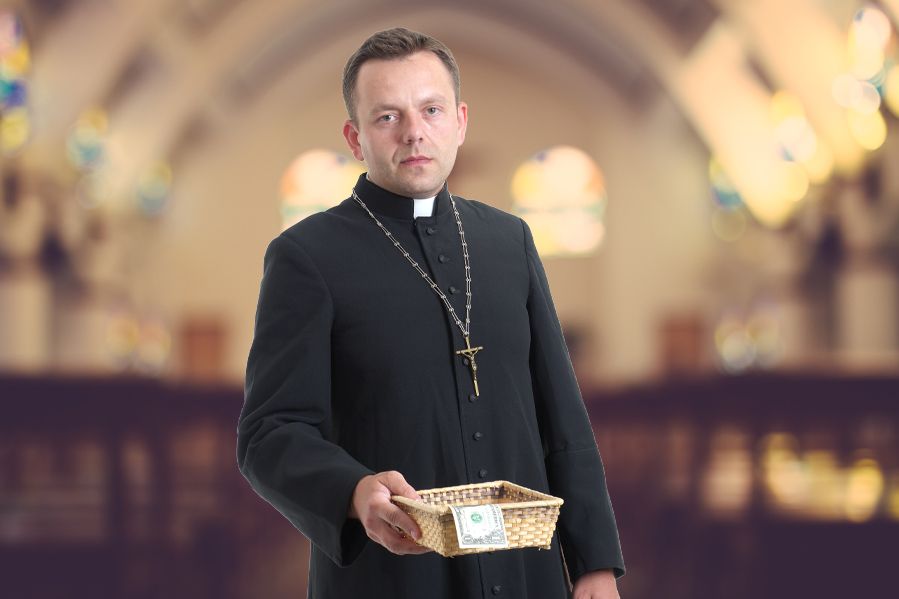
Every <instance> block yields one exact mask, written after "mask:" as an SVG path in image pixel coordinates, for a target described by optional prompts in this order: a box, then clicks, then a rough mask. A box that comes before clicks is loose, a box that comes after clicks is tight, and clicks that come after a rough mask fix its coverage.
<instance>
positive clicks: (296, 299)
mask: <svg viewBox="0 0 899 599" xmlns="http://www.w3.org/2000/svg"><path fill="white" fill-rule="evenodd" d="M332 317H333V305H332V302H331V296H330V293H329V291H328V288H327V286H326V284H325V281H324V279H323V278H322V276H321V274H320V273H319V271H318V270H317V268H316V267H315V264H314V263H313V262H312V260H311V258H310V257H309V256H308V254H307V253H306V252H305V251H304V250H303V249H302V248H301V247H300V245H299V244H297V243H296V242H295V241H293V240H291V239H289V238H287V237H285V236H284V235H283V234H282V235H281V236H279V237H276V238H275V239H273V240H272V242H271V243H270V244H269V245H268V248H267V249H266V252H265V258H264V265H263V274H262V284H261V288H260V292H259V303H258V306H257V309H256V323H255V332H254V337H253V343H252V346H251V348H250V354H249V358H248V360H247V373H246V382H245V394H244V404H243V409H242V410H241V413H240V419H239V421H238V425H237V461H238V466H239V468H240V471H241V473H242V474H243V475H244V477H246V479H247V481H249V483H250V485H251V486H252V487H253V489H254V490H255V491H256V492H257V493H258V494H259V495H260V496H261V497H262V498H263V499H265V500H266V501H268V502H269V503H270V504H272V505H273V506H274V507H275V508H276V509H277V510H278V511H279V512H281V514H283V515H284V516H285V517H286V518H287V519H288V520H289V521H290V522H291V524H293V525H294V526H295V527H296V528H297V529H298V530H299V531H300V532H302V533H303V534H304V535H306V537H308V538H309V540H310V541H311V542H312V543H314V544H315V545H316V546H317V547H319V548H320V549H321V551H323V552H324V553H325V554H326V555H327V556H328V557H330V558H331V559H332V560H333V561H334V562H335V563H336V564H337V565H339V566H347V565H349V564H350V563H352V562H353V561H354V560H355V559H356V557H357V556H358V555H359V553H360V552H361V551H362V548H363V547H364V545H365V542H366V541H367V539H368V537H367V536H366V534H365V530H364V528H363V527H362V523H361V522H360V521H359V520H357V519H351V518H348V517H347V512H348V509H349V506H350V501H351V500H352V496H353V491H354V490H355V488H356V484H357V483H358V481H359V479H361V478H362V477H363V476H366V475H368V474H373V472H372V471H371V470H370V469H368V468H366V467H365V466H363V465H362V464H360V463H359V462H358V461H356V460H355V459H354V458H353V457H352V456H350V455H349V454H348V453H347V452H346V451H344V450H343V449H342V448H341V447H339V446H338V445H336V444H335V443H333V442H331V441H330V440H329V439H328V436H329V434H330V430H329V429H330V418H331V409H330V408H331V345H330V339H331V321H332Z"/></svg>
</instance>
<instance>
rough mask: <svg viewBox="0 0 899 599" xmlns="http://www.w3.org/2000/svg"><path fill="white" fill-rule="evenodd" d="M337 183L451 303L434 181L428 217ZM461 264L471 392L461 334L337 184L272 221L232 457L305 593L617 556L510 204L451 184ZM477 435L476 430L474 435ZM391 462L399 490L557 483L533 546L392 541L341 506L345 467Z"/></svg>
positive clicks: (532, 583) (528, 595)
mask: <svg viewBox="0 0 899 599" xmlns="http://www.w3.org/2000/svg"><path fill="white" fill-rule="evenodd" d="M356 189H357V191H358V193H359V195H360V197H361V198H362V200H363V201H364V202H365V203H366V204H367V205H368V207H369V208H370V209H371V210H372V212H374V213H375V215H376V216H377V217H378V219H379V220H380V221H381V222H382V223H383V224H384V226H385V227H387V228H388V229H389V230H390V232H391V233H392V234H393V235H394V236H395V237H396V239H397V240H398V241H399V242H400V243H401V244H402V245H403V247H404V248H405V249H406V250H407V251H408V252H409V253H410V254H411V256H412V258H413V259H414V260H415V261H416V262H418V263H419V265H420V266H421V267H422V268H423V269H424V270H425V271H426V272H428V273H429V274H430V276H431V277H432V278H433V280H434V281H435V282H436V283H437V285H439V286H440V288H441V289H442V290H443V291H444V293H446V295H447V298H448V299H449V301H450V302H451V303H452V305H453V308H454V309H455V311H456V314H457V315H458V316H459V318H460V319H461V320H462V321H463V323H464V320H465V301H466V296H465V268H464V261H463V256H462V245H461V241H460V239H459V233H458V227H457V225H456V222H455V219H454V216H453V210H452V205H451V203H450V198H449V195H448V193H447V190H446V186H444V188H443V190H442V191H441V192H440V193H439V194H438V196H437V198H436V199H435V201H434V212H433V216H431V217H419V218H417V219H413V202H412V200H411V199H410V198H405V197H402V196H398V195H395V194H392V193H390V192H388V191H386V190H383V189H381V188H380V187H378V186H376V185H374V184H373V183H371V182H369V181H368V180H367V179H366V178H365V175H362V176H361V177H360V178H359V181H358V183H357V185H356ZM455 199H456V206H457V208H458V210H459V215H460V217H461V220H462V224H463V227H464V230H465V238H466V242H467V244H468V251H469V255H470V266H471V278H472V282H471V292H472V306H471V329H470V332H471V343H472V346H483V347H484V349H483V350H482V351H480V352H479V353H478V354H477V357H476V360H477V366H478V385H479V388H480V396H476V395H475V394H474V386H473V383H472V376H471V371H470V369H469V367H468V366H466V365H465V364H464V363H463V359H462V357H461V356H458V355H456V354H455V351H456V350H458V349H461V348H464V347H465V341H464V338H463V337H462V333H461V332H460V330H459V328H458V327H457V326H456V324H455V322H454V321H453V320H452V318H451V317H450V315H449V314H448V312H447V310H446V308H445V306H444V304H443V302H442V301H441V299H440V298H439V297H438V296H437V294H436V293H435V292H434V291H433V290H432V289H431V288H430V285H428V284H427V282H426V280H425V279H424V278H422V276H421V275H420V274H419V273H418V272H417V271H416V270H415V269H414V268H413V267H412V266H411V265H410V264H409V262H408V261H407V260H406V259H405V258H404V257H403V255H402V254H401V253H400V252H399V251H398V250H397V248H396V247H394V245H393V244H392V243H391V242H390V241H389V240H388V238H387V237H386V236H385V235H384V233H383V232H382V231H381V229H380V228H379V227H378V226H377V225H376V224H375V222H374V220H372V218H371V217H370V216H369V215H368V214H367V213H366V212H365V211H364V210H363V209H362V208H361V207H360V206H359V205H358V204H357V203H356V202H355V201H354V200H353V199H352V198H350V199H346V200H344V201H343V202H342V203H341V204H339V205H338V206H335V207H333V208H331V209H329V210H327V211H325V212H321V213H318V214H314V215H312V216H310V217H308V218H306V219H304V220H302V221H301V222H299V223H298V224H296V225H294V226H292V227H290V228H289V229H287V230H286V231H284V232H283V233H282V234H281V235H279V236H278V237H276V238H275V239H274V240H272V242H271V243H270V244H269V246H268V248H267V250H266V253H265V259H264V269H263V276H262V284H261V290H260V294H259V304H258V308H257V312H256V323H255V335H254V339H253V344H252V347H251V349H250V354H249V359H248V363H247V373H246V388H245V391H246V395H245V402H244V406H243V410H242V411H241V414H240V420H239V423H238V429H237V433H238V435H237V458H238V464H239V467H240V471H241V472H242V473H243V475H244V476H245V477H246V478H247V480H248V481H249V482H250V484H251V485H252V487H253V488H254V489H255V491H256V492H257V493H258V494H259V495H260V496H262V497H263V498H264V499H265V500H266V501H268V502H269V503H271V504H272V505H273V506H274V507H275V508H276V509H277V510H278V511H280V512H281V513H282V514H283V515H284V516H285V517H286V518H287V519H288V520H289V521H290V522H291V523H292V524H293V525H294V526H295V527H296V528H297V529H298V530H300V531H301V532H302V533H303V534H304V535H306V536H307V537H308V538H309V539H310V540H311V542H312V554H311V558H310V572H309V597H310V598H315V599H344V598H347V599H351V598H356V597H366V598H371V597H374V598H378V597H385V598H386V597H390V598H392V599H406V598H410V599H411V598H428V599H444V598H445V599H468V598H475V597H477V598H482V597H509V598H512V599H556V598H560V599H561V598H565V597H568V596H569V591H568V590H567V584H566V581H565V574H564V565H563V561H562V559H563V558H562V554H561V552H560V547H559V545H560V542H561V549H562V550H563V551H564V559H565V562H566V563H567V566H568V569H569V573H570V577H571V580H572V581H575V580H577V578H578V577H579V576H580V575H582V574H583V573H585V572H588V571H591V570H598V569H602V568H614V569H615V572H616V575H618V576H621V575H623V573H624V562H623V559H622V555H621V549H620V546H619V541H618V532H617V528H616V525H615V519H614V515H613V513H612V506H611V503H610V501H609V495H608V492H607V491H606V483H605V476H604V471H603V465H602V462H601V460H600V455H599V452H598V450H597V446H596V441H595V440H594V437H593V431H592V428H591V426H590V422H589V420H588V417H587V413H586V410H585V408H584V404H583V400H582V398H581V394H580V391H579V389H578V386H577V382H576V380H575V377H574V371H573V369H572V366H571V361H570V358H569V355H568V350H567V348H566V345H565V341H564V339H563V337H562V331H561V328H560V325H559V320H558V317H557V315H556V311H555V307H554V306H553V302H552V298H551V296H550V291H549V287H548V285H547V281H546V275H545V272H544V270H543V266H542V264H541V262H540V258H539V256H538V255H537V250H536V248H535V246H534V240H533V238H532V236H531V232H530V230H529V228H528V226H527V225H526V224H525V222H524V221H523V220H522V219H520V218H519V217H517V216H513V215H511V214H508V213H506V212H503V211H501V210H498V209H496V208H493V207H491V206H488V205H486V204H483V203H480V202H477V201H473V200H467V199H464V198H461V197H459V196H455ZM476 433H480V434H478V435H476ZM385 470H397V471H399V472H400V473H402V474H403V476H404V477H405V478H406V480H407V481H408V482H409V484H411V485H412V486H413V487H414V488H416V489H430V488H434V487H444V486H455V485H463V484H469V483H480V482H487V481H492V480H508V481H511V482H514V483H517V484H520V485H524V486H525V487H529V488H531V489H535V490H538V491H542V492H546V493H551V494H553V495H555V496H557V497H561V498H562V499H564V500H565V503H564V505H563V506H562V508H561V512H560V515H559V521H558V524H557V527H556V534H555V535H554V536H553V541H552V547H551V549H550V550H541V549H536V548H528V549H513V550H505V551H495V552H491V553H481V554H471V555H465V556H459V557H453V558H444V557H441V556H440V555H439V554H437V553H435V552H430V553H426V554H422V555H394V554H392V553H390V552H389V551H387V550H386V549H384V548H383V547H382V546H380V545H378V544H377V543H375V542H374V541H371V540H370V539H368V537H367V536H366V534H365V531H364V529H363V528H362V526H361V523H360V522H359V521H358V520H354V519H348V518H347V511H348V509H349V505H350V500H351V497H352V494H353V490H354V489H355V486H356V483H357V482H358V481H359V479H360V478H362V477H363V476H365V475H367V474H372V473H375V472H381V471H385Z"/></svg>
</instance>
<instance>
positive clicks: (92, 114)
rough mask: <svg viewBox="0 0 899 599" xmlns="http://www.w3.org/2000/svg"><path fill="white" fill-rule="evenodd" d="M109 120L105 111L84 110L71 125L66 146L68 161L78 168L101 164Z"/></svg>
mask: <svg viewBox="0 0 899 599" xmlns="http://www.w3.org/2000/svg"><path fill="white" fill-rule="evenodd" d="M108 128H109V120H108V117H107V116H106V111H104V110H103V109H101V108H93V109H90V110H87V111H85V112H84V113H83V114H82V115H81V116H80V117H79V118H78V121H77V122H76V123H75V125H74V126H73V127H72V129H71V131H70V133H69V138H68V142H67V144H66V147H67V149H68V157H69V161H70V162H71V163H72V164H73V165H74V166H75V167H76V168H77V169H79V170H82V171H89V170H96V169H98V168H99V167H100V166H102V165H103V161H104V158H105V150H106V148H105V142H106V136H107V130H108Z"/></svg>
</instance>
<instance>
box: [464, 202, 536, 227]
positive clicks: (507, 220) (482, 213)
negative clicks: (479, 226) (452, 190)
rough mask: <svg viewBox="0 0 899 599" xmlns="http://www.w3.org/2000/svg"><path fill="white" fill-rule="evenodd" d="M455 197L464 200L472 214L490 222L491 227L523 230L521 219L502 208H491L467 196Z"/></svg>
mask: <svg viewBox="0 0 899 599" xmlns="http://www.w3.org/2000/svg"><path fill="white" fill-rule="evenodd" d="M453 197H455V198H456V199H460V200H463V201H464V202H465V204H466V206H468V208H469V209H470V210H471V212H472V213H474V214H475V216H478V217H480V218H481V219H483V220H485V221H488V222H490V223H491V225H499V226H504V227H512V228H515V229H518V230H521V229H522V225H521V222H522V221H521V217H520V216H518V215H515V214H512V213H511V212H507V211H505V210H502V209H501V208H497V207H496V206H491V205H490V204H487V203H484V202H481V201H479V200H473V199H471V198H466V197H465V196H459V195H455V194H453Z"/></svg>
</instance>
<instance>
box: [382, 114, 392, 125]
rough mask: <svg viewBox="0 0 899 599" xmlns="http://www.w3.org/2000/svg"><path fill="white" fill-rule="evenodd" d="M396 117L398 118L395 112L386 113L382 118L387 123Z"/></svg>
mask: <svg viewBox="0 0 899 599" xmlns="http://www.w3.org/2000/svg"><path fill="white" fill-rule="evenodd" d="M394 119H396V115H394V114H385V115H382V116H381V120H382V121H384V122H385V123H386V122H389V121H392V120H394Z"/></svg>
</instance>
